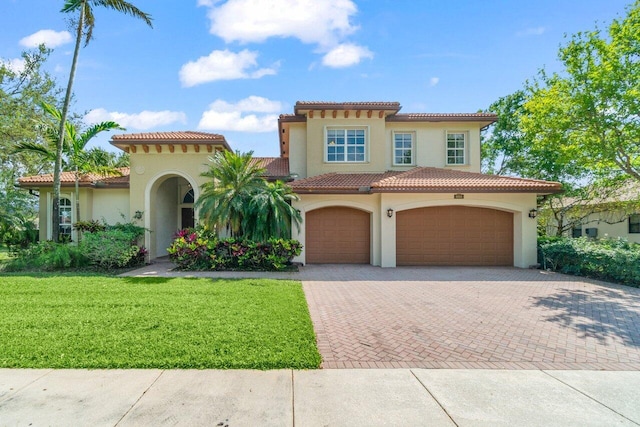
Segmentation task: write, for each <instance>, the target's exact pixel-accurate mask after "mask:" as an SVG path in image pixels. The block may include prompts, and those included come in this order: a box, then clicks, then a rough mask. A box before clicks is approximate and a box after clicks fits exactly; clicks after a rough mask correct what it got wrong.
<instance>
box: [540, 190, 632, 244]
mask: <svg viewBox="0 0 640 427" xmlns="http://www.w3.org/2000/svg"><path fill="white" fill-rule="evenodd" d="M554 206H555V208H556V210H557V211H560V213H561V214H562V216H563V221H564V223H565V224H566V225H567V228H569V229H568V230H567V231H565V232H564V233H562V234H563V235H565V236H569V237H583V236H586V237H594V238H623V239H627V240H628V241H630V242H635V243H640V183H639V182H638V181H636V180H634V179H632V180H630V181H629V182H627V183H626V184H625V185H623V186H622V187H620V188H619V189H611V190H610V191H609V192H604V193H602V192H601V193H600V195H599V196H596V197H594V198H593V199H592V200H590V201H589V202H581V201H580V200H575V199H572V198H568V197H567V198H561V199H560V200H559V201H558V202H557V203H555V204H554ZM544 214H545V216H547V215H548V216H550V218H549V220H548V223H547V227H546V231H547V234H548V235H550V236H555V235H556V234H557V230H558V222H557V221H555V220H554V218H553V217H551V212H545V213H544Z"/></svg>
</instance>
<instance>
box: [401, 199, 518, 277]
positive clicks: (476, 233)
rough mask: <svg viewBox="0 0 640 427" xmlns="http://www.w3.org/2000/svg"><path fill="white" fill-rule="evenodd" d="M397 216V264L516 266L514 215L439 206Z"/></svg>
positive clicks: (461, 207)
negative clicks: (514, 256) (514, 263)
mask: <svg viewBox="0 0 640 427" xmlns="http://www.w3.org/2000/svg"><path fill="white" fill-rule="evenodd" d="M397 215H398V217H397V218H396V264H397V265H508V266H511V265H513V214H512V213H510V212H503V211H498V210H495V209H485V208H472V207H465V206H439V207H431V208H420V209H411V210H407V211H400V212H398V213H397Z"/></svg>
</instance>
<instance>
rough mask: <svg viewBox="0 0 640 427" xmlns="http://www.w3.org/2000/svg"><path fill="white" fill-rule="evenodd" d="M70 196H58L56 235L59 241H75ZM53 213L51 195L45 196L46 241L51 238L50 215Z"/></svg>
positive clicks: (73, 214)
mask: <svg viewBox="0 0 640 427" xmlns="http://www.w3.org/2000/svg"><path fill="white" fill-rule="evenodd" d="M73 200H74V199H73V195H72V194H60V205H59V210H58V215H59V218H60V225H59V228H58V234H59V235H60V238H61V239H70V240H75V238H76V232H75V231H74V229H73V223H74V222H75V219H76V218H75V216H76V215H75V212H74V211H75V207H74V206H75V205H74V202H73ZM52 213H53V193H48V194H47V239H51V238H52V237H53V221H52V220H51V214H52Z"/></svg>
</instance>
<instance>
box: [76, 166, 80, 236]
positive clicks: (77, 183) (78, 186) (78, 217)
mask: <svg viewBox="0 0 640 427" xmlns="http://www.w3.org/2000/svg"><path fill="white" fill-rule="evenodd" d="M78 174H79V172H78V163H77V162H76V173H75V175H76V222H78V221H80V176H79V175H78ZM76 231H77V239H76V240H77V242H78V243H80V233H81V231H80V230H76Z"/></svg>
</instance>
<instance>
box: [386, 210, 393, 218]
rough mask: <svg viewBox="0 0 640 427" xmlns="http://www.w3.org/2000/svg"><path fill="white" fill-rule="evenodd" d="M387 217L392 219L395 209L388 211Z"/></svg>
mask: <svg viewBox="0 0 640 427" xmlns="http://www.w3.org/2000/svg"><path fill="white" fill-rule="evenodd" d="M387 216H388V217H389V218H391V217H392V216H393V209H391V208H389V209H387Z"/></svg>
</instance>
